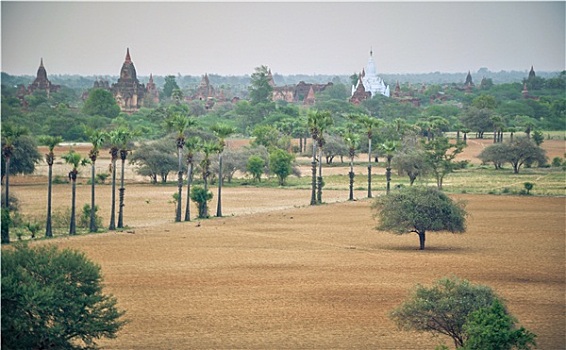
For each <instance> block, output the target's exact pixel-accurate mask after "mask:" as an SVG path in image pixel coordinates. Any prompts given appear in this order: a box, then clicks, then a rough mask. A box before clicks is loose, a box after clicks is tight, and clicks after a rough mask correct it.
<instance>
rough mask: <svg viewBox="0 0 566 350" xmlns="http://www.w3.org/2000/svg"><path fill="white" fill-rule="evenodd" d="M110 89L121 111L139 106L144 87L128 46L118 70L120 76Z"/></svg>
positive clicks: (129, 110)
mask: <svg viewBox="0 0 566 350" xmlns="http://www.w3.org/2000/svg"><path fill="white" fill-rule="evenodd" d="M111 90H112V94H113V95H114V99H116V102H117V103H118V105H119V106H120V109H121V110H122V111H124V112H133V111H136V110H138V109H139V108H140V106H141V102H142V99H143V97H144V95H145V91H146V89H145V86H144V84H141V83H140V82H139V80H138V78H137V75H136V67H135V66H134V63H133V62H132V59H131V57H130V49H129V48H128V49H127V50H126V59H125V60H124V63H123V64H122V69H121V70H120V78H119V79H118V82H117V83H115V84H112V89H111Z"/></svg>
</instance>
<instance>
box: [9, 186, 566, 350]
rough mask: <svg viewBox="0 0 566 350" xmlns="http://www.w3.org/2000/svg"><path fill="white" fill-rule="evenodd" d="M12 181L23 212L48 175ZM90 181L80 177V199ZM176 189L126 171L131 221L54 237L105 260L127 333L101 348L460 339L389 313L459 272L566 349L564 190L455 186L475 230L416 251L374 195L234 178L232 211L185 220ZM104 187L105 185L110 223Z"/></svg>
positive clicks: (228, 197) (549, 343) (64, 197)
mask: <svg viewBox="0 0 566 350" xmlns="http://www.w3.org/2000/svg"><path fill="white" fill-rule="evenodd" d="M13 191H14V193H16V194H17V195H18V197H19V198H20V201H21V205H22V211H24V213H25V214H36V215H42V214H43V213H44V211H45V197H46V195H45V186H44V185H40V184H27V185H24V184H17V183H16V184H15V185H14V186H13ZM69 191H70V188H69V186H68V185H56V186H55V188H54V199H53V201H54V203H57V204H56V205H65V206H68V205H69V204H67V202H69ZM89 191H90V186H86V185H81V186H79V188H78V200H77V203H87V202H88V201H89V199H88V198H89ZM174 192H175V188H174V187H160V186H150V185H141V184H135V185H133V184H130V185H128V187H127V189H126V207H125V223H126V225H128V226H130V227H131V228H130V229H129V230H128V231H129V233H126V232H123V233H103V234H97V235H89V236H79V237H72V238H58V239H54V240H52V241H50V242H52V243H55V244H57V245H59V246H61V247H70V248H74V249H80V250H82V251H84V252H85V253H86V254H87V255H88V257H89V258H91V259H92V260H93V261H95V262H97V263H98V264H100V265H101V267H102V272H103V275H104V278H105V285H106V289H105V290H106V291H107V292H108V293H112V294H114V295H115V296H116V297H117V298H118V301H119V307H120V308H122V309H124V310H126V311H127V314H126V317H127V318H128V319H129V320H130V322H129V323H128V324H127V325H126V326H125V327H124V328H123V330H122V331H121V332H120V333H119V335H118V338H117V339H114V340H103V341H101V342H100V343H101V344H102V345H103V346H104V348H106V349H244V348H246V349H307V348H308V349H356V348H357V349H367V348H372V349H433V348H434V346H435V345H437V344H438V343H440V342H441V341H443V340H444V341H445V342H446V344H447V345H449V346H452V344H451V342H450V339H447V338H432V337H431V336H430V335H427V334H416V333H411V332H403V331H399V330H397V329H396V327H395V326H394V324H393V323H392V322H391V321H390V320H389V318H388V313H389V312H390V311H391V310H392V309H393V308H394V307H396V306H397V305H399V304H400V303H401V302H402V301H403V300H404V299H405V298H406V297H407V295H408V293H409V291H410V290H411V288H412V287H413V286H414V285H415V284H417V283H421V284H427V285H429V284H431V283H432V282H433V281H435V280H437V279H439V278H441V277H444V276H450V275H455V276H458V277H461V278H466V279H469V280H471V281H472V282H474V283H481V284H486V285H489V286H491V287H492V288H494V289H495V290H496V292H497V293H498V294H499V295H501V296H502V297H503V298H504V299H505V300H506V302H507V305H508V307H509V309H510V311H511V312H512V313H513V314H514V315H515V316H516V317H517V318H518V320H519V321H520V323H521V324H522V325H523V326H525V327H526V328H527V329H529V330H531V331H533V332H535V333H536V334H538V339H537V340H538V344H539V348H540V349H551V350H553V349H564V348H566V341H565V314H566V307H565V300H566V299H565V265H564V262H565V219H566V218H565V198H563V197H562V198H542V197H512V196H474V195H459V196H456V197H457V198H458V199H464V200H466V201H468V206H467V207H468V211H469V213H470V216H469V218H468V230H467V233H465V234H462V235H452V234H434V233H431V234H429V235H428V239H427V250H425V251H418V250H416V248H417V247H418V239H417V238H416V236H414V235H405V236H397V235H393V234H389V233H384V232H378V231H376V230H375V229H374V227H375V226H376V224H377V223H376V221H375V220H374V219H373V217H372V213H371V210H370V204H371V203H370V201H369V200H360V201H355V202H344V201H343V200H344V199H345V198H347V192H346V191H326V192H325V193H324V198H325V201H327V202H329V203H331V204H326V205H321V206H316V207H311V206H309V205H308V202H309V199H310V193H309V191H302V190H284V189H282V190H276V189H271V190H265V189H249V188H227V189H225V191H224V192H223V204H224V205H223V212H224V215H225V217H223V218H214V219H209V220H202V221H200V222H197V221H191V222H184V223H173V222H172V221H173V217H174V208H173V205H172V204H170V203H168V201H169V199H170V198H171V194H172V193H174ZM109 193H110V187H109V186H100V187H99V188H98V192H97V201H98V203H99V205H100V206H101V210H100V212H101V214H102V215H103V216H104V222H105V223H106V224H107V222H108V215H107V214H108V212H109V210H110V208H109V202H110V200H109V196H110V194H109ZM358 195H359V196H363V193H358ZM215 197H216V196H215ZM215 208H216V206H215V202H214V203H212V204H211V212H212V213H215ZM193 212H194V211H193ZM38 244H45V241H43V242H41V243H38Z"/></svg>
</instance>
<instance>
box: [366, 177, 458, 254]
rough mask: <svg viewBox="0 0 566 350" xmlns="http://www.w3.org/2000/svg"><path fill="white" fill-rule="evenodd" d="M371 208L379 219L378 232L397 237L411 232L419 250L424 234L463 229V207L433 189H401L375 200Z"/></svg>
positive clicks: (415, 187) (416, 187)
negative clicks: (416, 236) (386, 232)
mask: <svg viewBox="0 0 566 350" xmlns="http://www.w3.org/2000/svg"><path fill="white" fill-rule="evenodd" d="M372 208H373V209H374V210H375V211H376V212H375V217H377V218H378V219H379V226H378V227H377V228H378V229H379V230H385V231H391V232H394V233H397V234H404V233H411V232H414V233H416V234H417V235H418V236H419V242H420V249H421V250H423V249H425V235H426V232H427V231H449V232H452V233H460V232H464V231H465V230H466V215H467V214H466V211H465V204H464V203H463V202H454V201H453V200H452V199H450V197H448V196H447V195H446V194H444V193H443V192H441V191H439V190H438V189H436V188H432V187H422V186H411V187H407V188H401V189H400V190H398V191H396V192H392V193H391V194H390V195H388V196H383V197H378V198H376V200H375V201H374V203H373V205H372Z"/></svg>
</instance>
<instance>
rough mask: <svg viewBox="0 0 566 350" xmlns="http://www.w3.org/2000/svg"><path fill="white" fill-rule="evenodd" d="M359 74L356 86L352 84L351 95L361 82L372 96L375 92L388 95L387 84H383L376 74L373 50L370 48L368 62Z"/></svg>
mask: <svg viewBox="0 0 566 350" xmlns="http://www.w3.org/2000/svg"><path fill="white" fill-rule="evenodd" d="M360 76H361V79H358V83H357V84H356V86H352V95H353V94H354V92H355V91H356V89H357V88H358V85H359V84H360V82H361V83H362V84H363V86H364V89H365V91H367V92H371V96H372V97H373V96H375V95H377V94H381V95H383V96H387V97H389V86H388V85H385V83H384V82H383V79H381V78H380V77H379V76H378V75H377V69H376V68H375V62H374V61H373V50H370V52H369V59H368V64H367V66H366V68H365V69H364V70H362V72H361V73H360Z"/></svg>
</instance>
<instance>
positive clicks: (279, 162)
mask: <svg viewBox="0 0 566 350" xmlns="http://www.w3.org/2000/svg"><path fill="white" fill-rule="evenodd" d="M294 159H295V156H293V155H292V154H290V153H289V152H287V151H284V150H282V149H275V150H273V151H272V152H271V153H270V155H269V168H270V169H271V171H272V172H273V173H274V174H275V175H277V179H278V181H279V185H280V186H284V185H285V180H286V179H287V177H288V176H289V175H291V173H292V172H293V166H292V162H293V160H294Z"/></svg>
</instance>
